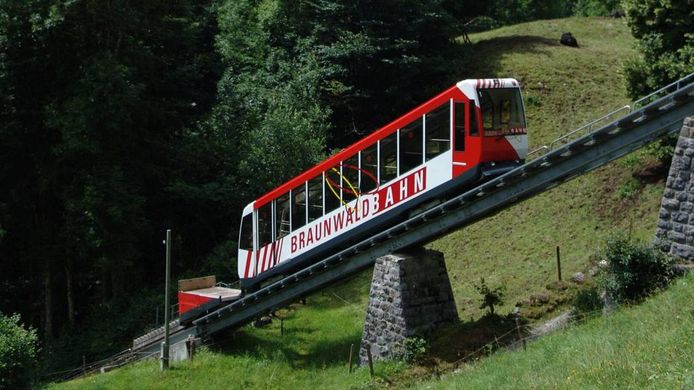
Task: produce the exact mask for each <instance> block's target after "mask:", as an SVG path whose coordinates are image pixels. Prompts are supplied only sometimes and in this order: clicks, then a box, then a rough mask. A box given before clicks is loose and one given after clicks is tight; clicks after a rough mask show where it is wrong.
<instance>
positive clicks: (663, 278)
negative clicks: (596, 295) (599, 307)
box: [602, 236, 673, 302]
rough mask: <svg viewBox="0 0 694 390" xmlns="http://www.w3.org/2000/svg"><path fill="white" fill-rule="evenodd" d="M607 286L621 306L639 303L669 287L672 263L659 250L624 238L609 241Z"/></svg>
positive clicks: (617, 237)
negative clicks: (622, 303) (623, 303)
mask: <svg viewBox="0 0 694 390" xmlns="http://www.w3.org/2000/svg"><path fill="white" fill-rule="evenodd" d="M604 257H605V260H606V261H607V270H608V272H607V274H606V275H605V277H604V278H603V281H602V283H603V286H604V288H605V291H606V293H607V294H609V295H610V296H611V297H612V298H614V299H615V301H617V302H635V301H640V300H642V299H643V298H645V297H647V296H649V295H650V294H652V293H653V292H654V291H656V290H657V289H660V288H664V287H666V286H667V284H668V282H669V281H670V279H671V278H672V276H673V274H672V269H671V264H672V259H671V258H669V257H668V256H666V255H665V254H664V253H663V252H661V251H659V250H658V249H656V248H654V247H652V246H650V245H646V244H642V243H638V242H634V241H632V240H630V239H628V238H625V237H623V236H616V237H613V238H610V239H608V241H607V247H606V249H605V253H604Z"/></svg>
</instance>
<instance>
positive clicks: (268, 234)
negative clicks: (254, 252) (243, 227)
mask: <svg viewBox="0 0 694 390" xmlns="http://www.w3.org/2000/svg"><path fill="white" fill-rule="evenodd" d="M270 242H272V202H270V203H268V204H266V205H265V206H262V207H261V208H259V209H258V245H259V246H258V248H262V247H264V246H265V245H267V244H269V243H270Z"/></svg>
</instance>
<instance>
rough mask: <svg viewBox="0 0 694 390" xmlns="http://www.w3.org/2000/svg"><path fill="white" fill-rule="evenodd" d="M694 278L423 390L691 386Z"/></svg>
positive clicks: (468, 367)
mask: <svg viewBox="0 0 694 390" xmlns="http://www.w3.org/2000/svg"><path fill="white" fill-rule="evenodd" d="M692 302H694V275H691V276H689V277H687V278H684V279H680V280H678V281H677V282H676V283H675V285H673V286H671V287H670V288H669V289H668V290H667V291H665V292H663V293H661V294H659V295H657V296H654V297H652V298H650V299H648V300H647V301H646V302H645V303H643V304H641V305H639V306H633V307H625V308H622V309H620V310H619V311H618V312H615V313H613V314H612V315H610V316H607V317H599V318H594V319H592V320H589V321H588V322H586V323H584V324H582V325H580V326H576V327H570V328H567V329H565V330H563V331H560V332H557V333H554V334H552V335H550V336H546V337H544V338H542V339H541V340H538V341H536V342H532V343H529V344H528V349H527V351H523V350H516V351H513V352H503V353H497V354H495V355H493V356H491V357H489V358H487V359H483V360H480V361H479V362H475V363H472V364H470V365H466V366H463V367H461V368H459V369H458V371H457V372H456V373H454V374H448V375H445V376H444V377H442V378H441V379H440V380H433V381H427V382H423V383H420V384H419V385H418V387H419V388H426V389H460V388H465V389H617V388H619V389H647V388H650V389H691V388H694V307H693V306H692Z"/></svg>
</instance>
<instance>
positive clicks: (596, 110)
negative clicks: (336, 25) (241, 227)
mask: <svg viewBox="0 0 694 390" xmlns="http://www.w3.org/2000/svg"><path fill="white" fill-rule="evenodd" d="M564 31H571V32H572V33H573V34H574V36H575V37H576V38H577V39H578V41H579V44H580V45H581V46H580V47H579V48H577V49H576V48H569V47H564V46H560V45H559V44H558V39H559V36H560V35H561V33H562V32H564ZM471 39H472V40H473V42H474V46H473V54H470V52H469V51H468V50H461V58H460V59H458V60H453V61H454V62H456V63H457V62H458V61H463V62H471V63H473V64H475V67H474V69H477V70H476V71H475V72H474V73H473V74H469V73H465V74H463V73H461V74H457V75H455V76H456V77H455V78H456V79H464V78H478V77H515V78H517V79H518V80H519V81H520V82H521V83H522V85H523V91H524V97H525V100H526V105H527V107H526V108H527V112H528V122H529V127H530V141H531V145H533V146H537V145H541V144H543V143H547V142H548V141H550V140H552V139H554V138H556V137H557V136H559V135H561V134H563V133H566V132H568V131H570V130H571V129H573V128H575V127H577V126H579V125H580V124H581V123H583V122H585V121H586V120H588V119H590V118H594V117H597V116H599V115H601V114H603V113H605V112H607V111H610V110H611V109H613V108H615V107H618V106H620V105H623V104H625V103H628V99H627V98H626V92H625V88H624V85H623V81H622V77H621V75H620V69H621V64H622V62H623V61H624V59H626V58H627V57H628V56H630V55H632V54H633V52H632V44H633V40H632V38H631V37H630V35H629V32H628V29H627V27H626V25H625V24H624V21H623V20H619V19H617V20H614V19H607V18H570V19H563V20H552V21H538V22H532V23H526V24H521V25H517V26H510V27H505V28H502V29H498V30H494V31H490V32H486V33H481V34H474V35H472V36H471ZM655 168H657V167H655V166H654V165H653V164H652V163H651V162H650V161H649V160H648V159H647V158H646V157H645V156H643V154H641V155H638V156H632V157H627V158H625V159H623V160H622V161H618V162H615V163H613V164H611V165H610V166H607V167H604V168H602V169H600V170H598V171H596V172H594V173H592V174H590V175H586V176H583V177H581V178H578V179H576V180H574V181H572V182H570V183H567V184H565V185H562V186H560V187H558V188H555V189H553V190H552V191H549V192H547V193H545V194H543V195H540V196H537V197H535V198H533V199H530V200H528V201H525V202H523V203H521V204H518V205H516V206H514V207H513V208H511V209H509V210H506V211H503V212H501V213H499V214H497V215H495V216H493V217H491V218H488V219H486V220H484V221H480V222H479V223H476V224H474V225H472V226H469V227H467V228H465V229H462V230H460V231H458V232H455V233H453V234H451V235H449V236H447V237H445V238H442V239H440V240H438V241H436V242H434V243H432V244H430V245H429V246H430V247H432V248H435V249H438V250H441V251H443V252H444V253H445V255H446V261H447V265H448V268H449V273H450V275H451V282H452V284H453V289H454V294H455V297H456V302H457V305H458V310H459V313H460V315H461V318H462V319H463V320H465V321H468V320H471V319H472V320H476V319H478V318H479V317H480V316H481V314H482V313H481V310H480V309H479V308H478V299H479V294H477V292H476V291H475V290H474V287H473V285H474V283H476V282H477V281H478V280H479V278H480V277H485V278H486V280H487V283H488V284H489V285H491V286H492V287H494V286H497V285H502V284H503V285H505V286H506V297H507V298H506V304H505V305H503V306H502V307H501V310H500V311H501V313H506V312H508V311H509V310H510V309H511V308H512V307H513V306H514V305H515V304H516V302H523V301H527V300H528V299H529V298H530V297H531V295H533V294H538V293H547V291H546V286H548V285H550V284H551V283H552V282H553V281H554V280H555V275H556V270H555V259H554V251H555V246H557V245H559V246H561V249H562V264H563V269H564V271H563V273H564V275H565V277H566V278H568V277H569V276H570V275H571V273H573V272H576V271H579V270H584V269H585V268H586V267H587V266H588V265H589V264H590V263H591V262H592V261H595V259H596V258H597V251H598V249H599V246H600V244H601V243H602V242H603V240H604V238H605V237H606V236H607V235H609V234H610V233H612V232H614V231H617V230H628V231H631V233H632V234H633V235H635V236H637V237H640V238H643V239H649V238H650V237H651V236H652V234H653V231H654V229H655V223H656V217H657V209H658V204H659V196H660V193H661V192H662V188H663V183H662V181H659V179H658V178H659V176H658V175H653V174H652V171H654V170H655V171H656V172H657V169H655ZM369 279H370V272H366V273H363V274H361V275H359V276H358V277H357V278H356V279H355V280H353V281H350V282H347V283H343V284H342V285H341V286H337V287H335V288H333V289H330V290H328V291H324V292H321V293H318V294H316V295H315V296H313V297H311V298H309V300H308V305H306V306H303V305H293V306H292V307H291V308H289V309H288V310H283V311H281V312H280V313H279V314H280V315H281V316H284V317H286V319H285V321H284V329H285V334H284V335H283V336H282V335H280V324H279V322H278V321H275V322H274V323H273V324H271V325H270V326H269V327H267V328H262V329H255V328H252V327H250V326H248V327H244V328H243V329H241V330H240V331H238V332H236V333H235V334H229V335H227V336H226V337H224V338H221V339H220V340H217V341H216V344H214V345H212V346H210V350H209V351H208V352H205V353H203V354H201V355H200V356H199V357H198V358H197V359H196V360H195V361H193V362H187V363H183V364H179V365H176V366H175V367H174V369H172V370H171V371H170V372H167V373H164V374H162V373H159V372H158V369H157V362H154V361H149V362H143V363H140V364H137V365H134V366H132V367H127V368H124V369H121V370H117V371H116V372H112V373H108V374H104V375H98V376H94V377H91V378H87V379H84V380H78V381H73V382H70V383H66V384H61V385H56V386H55V387H56V388H106V387H108V388H130V387H131V386H132V384H133V383H138V384H141V385H142V386H144V387H148V388H174V387H176V388H177V387H184V386H185V387H188V388H209V387H213V388H217V387H223V388H258V387H263V388H279V387H282V388H287V387H290V388H297V387H309V388H312V387H337V388H349V387H357V388H359V387H372V386H374V385H376V384H378V385H385V384H388V383H391V382H393V383H394V384H396V385H402V384H404V383H406V382H407V381H408V380H409V379H407V378H410V377H412V376H414V377H415V378H419V377H420V376H418V374H417V373H416V372H415V373H414V374H413V373H412V372H413V370H411V369H409V368H408V367H406V366H405V365H403V364H400V363H385V364H378V365H377V372H378V373H379V377H378V378H376V379H373V380H372V379H370V378H369V375H368V370H364V369H359V370H358V371H357V372H356V373H353V374H351V375H349V374H348V373H347V366H346V365H347V359H348V355H349V347H350V344H355V348H358V345H359V340H360V336H361V330H362V329H361V328H362V325H363V320H364V317H365V308H366V302H367V292H368V285H369ZM689 281H690V285H689V287H686V286H685V287H682V286H680V289H687V288H688V289H689V290H688V292H689V293H690V294H691V293H692V291H694V290H692V288H691V282H692V281H691V279H689ZM682 291H684V290H682ZM549 294H550V295H551V296H552V299H551V301H550V302H549V303H548V304H546V305H542V306H538V307H535V306H529V305H527V304H526V305H524V306H523V307H522V313H523V314H524V315H526V316H529V317H532V318H543V316H544V317H546V316H550V315H552V314H553V313H556V312H557V311H558V310H559V309H560V308H562V307H563V306H566V305H567V302H565V301H564V300H565V299H566V297H568V296H569V295H570V291H569V292H561V293H560V292H558V291H555V290H551V291H549ZM680 294H684V292H681V293H680ZM682 306H684V305H680V307H682ZM625 315H626V316H628V314H625ZM619 318H622V317H619ZM624 318H628V317H624ZM686 318H687V319H691V317H686ZM600 321H616V320H612V319H608V320H598V321H596V322H594V323H592V324H593V325H590V326H592V327H595V332H596V333H594V336H595V337H598V332H599V330H598V328H600V327H601V326H602V325H600V324H601V322H600ZM654 321H655V320H654ZM622 322H624V323H626V322H627V321H626V319H624V320H622ZM673 322H675V320H674V319H671V320H669V321H667V320H664V323H668V324H670V323H673ZM608 324H609V325H617V324H614V323H612V322H609V323H608ZM466 325H471V326H473V325H474V323H472V322H471V323H470V324H466ZM689 328H691V326H689ZM690 338H691V337H690ZM554 340H559V341H557V345H559V344H562V343H561V340H562V338H561V337H557V336H555V338H554ZM576 342H578V341H576ZM655 342H656V341H654V343H655ZM633 344H634V345H633V346H634V347H638V345H637V344H638V343H637V342H636V341H635V342H634V343H633ZM533 348H535V347H533ZM543 348H544V347H543ZM546 348H548V349H546V350H545V352H538V353H539V354H542V353H546V354H548V358H551V356H552V355H551V354H552V353H554V352H553V351H554V350H553V349H551V348H558V347H546ZM529 352H530V351H529ZM608 352H609V351H608ZM612 352H613V353H614V351H612ZM656 352H658V351H656ZM660 352H662V353H668V351H665V350H663V351H660ZM596 353H598V352H596ZM619 353H620V354H623V352H619ZM644 353H645V352H644ZM503 356H507V355H503ZM619 356H621V355H614V357H615V358H617V357H619ZM664 358H665V357H664ZM499 359H508V358H507V357H504V358H499ZM495 361H496V360H495ZM496 364H502V363H496ZM519 364H520V363H519ZM528 364H531V363H528ZM690 366H691V365H690ZM484 367H486V366H484ZM534 367H542V365H541V364H538V365H537V366H534ZM573 367H575V368H576V370H577V372H578V373H582V372H584V371H585V370H590V369H592V368H593V366H581V365H575V366H572V368H573ZM483 370H484V368H480V369H479V371H475V372H486V371H483ZM415 371H416V370H415ZM558 371H559V372H563V371H561V370H560V369H559V368H558ZM663 372H664V371H663ZM478 375H480V378H481V375H482V374H478ZM649 375H650V374H649ZM658 375H659V374H658ZM398 378H399V379H398ZM450 380H454V379H450ZM480 380H481V379H480ZM538 380H539V379H538ZM446 383H451V384H453V383H454V382H446ZM480 383H481V382H480ZM538 383H539V382H538ZM547 383H555V382H547ZM556 383H558V382H556ZM673 383H674V382H673Z"/></svg>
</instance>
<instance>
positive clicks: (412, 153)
mask: <svg viewBox="0 0 694 390" xmlns="http://www.w3.org/2000/svg"><path fill="white" fill-rule="evenodd" d="M423 134H424V133H423V132H422V118H419V119H417V120H416V121H414V122H412V123H410V124H409V125H407V126H405V127H403V128H402V129H400V174H403V173H405V172H407V171H409V170H411V169H413V168H415V167H417V166H419V165H421V164H422V163H423V162H424V159H423V156H422V136H423Z"/></svg>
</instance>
